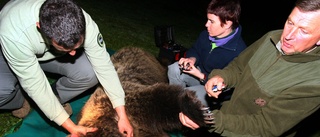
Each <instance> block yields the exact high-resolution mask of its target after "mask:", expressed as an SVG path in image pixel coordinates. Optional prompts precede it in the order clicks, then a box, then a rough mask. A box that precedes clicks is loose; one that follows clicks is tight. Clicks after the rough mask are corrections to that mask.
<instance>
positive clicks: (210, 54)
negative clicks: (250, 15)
mask: <svg viewBox="0 0 320 137" xmlns="http://www.w3.org/2000/svg"><path fill="white" fill-rule="evenodd" d="M240 13H241V6H240V1H239V0H212V1H211V2H210V3H209V5H208V7H207V18H208V20H207V22H206V24H205V26H206V27H207V30H205V31H203V32H201V33H200V35H199V37H198V39H197V41H196V42H195V44H194V45H193V46H192V47H191V48H190V49H189V50H188V51H187V53H186V58H181V59H180V60H179V61H178V62H175V63H174V64H172V65H170V66H169V67H168V78H169V83H170V84H177V85H181V86H183V87H187V88H188V89H191V90H194V91H197V92H196V93H197V95H198V97H199V99H200V100H201V101H202V103H203V104H204V105H206V106H211V104H209V103H208V100H207V98H206V91H205V89H204V84H205V83H206V81H207V76H208V75H209V73H210V72H211V71H212V69H222V68H224V67H225V66H226V65H227V64H228V63H229V62H230V61H232V60H233V59H234V58H235V57H237V56H238V55H239V54H240V53H241V52H242V51H243V50H244V49H245V48H246V47H247V46H246V44H245V43H244V41H243V39H242V37H241V31H242V28H241V26H240V24H239V18H240Z"/></svg>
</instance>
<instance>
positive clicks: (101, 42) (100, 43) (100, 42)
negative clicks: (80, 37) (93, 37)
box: [97, 33, 104, 47]
mask: <svg viewBox="0 0 320 137" xmlns="http://www.w3.org/2000/svg"><path fill="white" fill-rule="evenodd" d="M97 42H98V44H99V46H100V47H103V46H104V41H103V37H102V34H101V33H99V34H98V37H97Z"/></svg>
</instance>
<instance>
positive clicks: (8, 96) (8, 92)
mask: <svg viewBox="0 0 320 137" xmlns="http://www.w3.org/2000/svg"><path fill="white" fill-rule="evenodd" d="M19 92H20V90H17V89H3V88H1V89H0V109H17V108H20V107H21V106H22V104H23V100H24V97H23V96H22V94H21V93H19Z"/></svg>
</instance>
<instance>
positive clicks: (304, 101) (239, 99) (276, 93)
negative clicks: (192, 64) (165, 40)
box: [180, 0, 320, 137]
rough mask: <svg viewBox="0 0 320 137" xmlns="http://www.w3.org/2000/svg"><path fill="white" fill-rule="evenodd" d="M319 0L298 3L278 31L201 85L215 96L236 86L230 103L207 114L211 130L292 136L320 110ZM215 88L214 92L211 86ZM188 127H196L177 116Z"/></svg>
mask: <svg viewBox="0 0 320 137" xmlns="http://www.w3.org/2000/svg"><path fill="white" fill-rule="evenodd" d="M319 24H320V1H319V0H297V1H296V5H295V7H294V8H293V10H292V11H291V14H290V15H289V17H288V18H287V21H286V23H285V26H284V29H283V30H275V31H271V32H269V33H267V34H266V35H264V36H263V37H262V38H260V39H259V40H258V41H256V42H255V43H253V44H252V45H250V46H249V47H248V48H247V49H246V50H245V51H243V52H242V53H241V54H240V55H239V56H238V58H236V59H235V60H234V61H232V62H231V63H230V64H229V65H228V66H227V67H225V68H224V69H216V70H213V71H212V72H211V73H210V75H209V77H210V79H209V80H208V82H207V83H206V85H205V88H206V91H207V93H208V95H209V96H212V97H215V98H217V97H218V95H219V94H220V93H221V89H222V87H223V86H226V87H235V90H234V92H233V95H232V97H231V99H230V101H226V102H224V103H223V105H222V107H221V109H220V110H213V111H212V112H208V113H209V114H210V116H211V118H210V120H207V122H208V123H211V128H210V131H213V132H215V133H218V134H222V135H223V136H266V137H270V136H293V135H294V134H295V133H296V131H297V129H296V128H295V126H296V125H297V124H299V123H300V122H301V121H303V120H304V119H306V118H307V117H308V116H310V115H311V114H313V113H314V112H315V111H317V110H318V109H319V107H320V92H319V89H320V71H319V70H318V69H319V68H320V48H319V45H320V25H319ZM215 85H217V87H218V90H219V91H217V92H213V91H212V88H213V86H215ZM180 120H181V122H182V123H183V124H184V125H185V126H188V127H190V128H192V129H196V128H198V125H196V124H194V123H193V122H192V121H190V120H189V119H188V118H187V117H185V115H183V114H182V113H180Z"/></svg>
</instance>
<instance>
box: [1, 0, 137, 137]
mask: <svg viewBox="0 0 320 137" xmlns="http://www.w3.org/2000/svg"><path fill="white" fill-rule="evenodd" d="M0 44H1V54H0V64H1V65H0V109H12V110H14V111H13V114H14V115H16V116H18V117H25V115H27V114H28V112H29V109H28V103H27V101H25V97H24V96H23V94H22V93H23V92H24V91H25V93H27V95H28V96H29V97H30V98H31V99H32V100H33V101H34V102H35V103H36V104H37V105H38V106H39V108H40V109H41V110H42V112H43V113H44V114H45V115H46V116H47V117H48V119H50V120H52V121H54V122H55V123H57V124H58V125H61V126H62V127H64V128H65V129H66V130H67V131H68V132H69V133H70V134H71V135H81V134H84V135H85V134H86V133H87V132H93V131H95V130H96V128H88V127H82V126H77V125H75V124H74V123H73V122H72V121H71V120H70V118H69V114H68V113H67V112H66V111H65V110H64V108H63V106H62V105H61V104H66V103H67V102H68V101H69V100H71V99H72V98H74V97H76V96H77V95H79V94H81V93H83V92H85V91H87V90H88V89H89V88H91V87H93V86H95V85H96V84H97V83H98V82H100V83H101V85H102V86H103V87H104V89H105V91H106V94H107V95H108V96H109V97H110V100H111V101H112V104H113V107H114V108H115V109H116V112H117V114H118V116H119V122H118V123H119V130H120V132H121V133H126V134H127V137H129V136H133V133H132V130H133V129H132V126H131V124H130V122H129V120H128V118H127V115H126V112H125V102H124V91H123V89H122V86H121V84H120V81H119V79H118V76H117V73H116V71H115V69H114V66H113V64H112V62H111V61H110V56H109V54H108V53H107V51H106V47H105V43H104V41H103V38H102V35H101V33H100V32H99V29H98V26H97V24H96V23H95V22H94V21H93V20H92V19H91V17H90V16H89V15H88V14H87V13H86V12H85V11H83V10H82V9H81V8H80V7H79V6H78V5H77V4H76V3H75V2H74V1H72V0H46V1H45V0H19V1H16V0H12V1H9V2H8V3H7V4H6V5H5V6H4V7H3V8H2V10H1V13H0ZM44 71H47V72H50V73H56V74H60V75H61V76H62V77H61V78H59V79H58V80H57V82H56V83H54V84H53V85H52V86H50V84H49V82H48V80H47V77H46V75H45V73H44ZM20 85H21V87H22V88H21V87H20ZM22 106H23V107H22ZM21 107H22V108H21Z"/></svg>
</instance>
